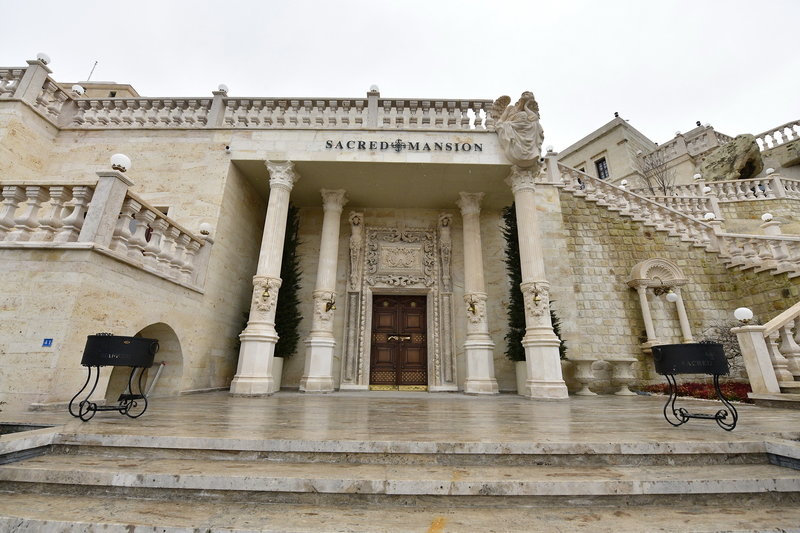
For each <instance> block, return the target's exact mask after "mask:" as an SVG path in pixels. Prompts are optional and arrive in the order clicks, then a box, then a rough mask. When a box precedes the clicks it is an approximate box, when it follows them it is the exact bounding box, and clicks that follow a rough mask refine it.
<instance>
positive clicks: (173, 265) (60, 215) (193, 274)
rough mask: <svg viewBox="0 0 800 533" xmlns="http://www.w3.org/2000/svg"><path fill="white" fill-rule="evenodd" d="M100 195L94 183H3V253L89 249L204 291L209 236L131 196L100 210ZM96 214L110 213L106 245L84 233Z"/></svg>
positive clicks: (0, 242)
mask: <svg viewBox="0 0 800 533" xmlns="http://www.w3.org/2000/svg"><path fill="white" fill-rule="evenodd" d="M101 179H102V177H101ZM96 190H98V185H95V184H92V185H87V184H10V183H3V184H2V197H3V198H2V204H0V248H15V247H33V248H48V247H58V248H64V247H66V248H70V245H77V244H84V246H83V248H85V247H86V246H85V244H89V246H90V247H91V248H94V249H96V250H97V251H99V252H101V253H105V254H106V255H111V256H114V257H117V258H118V259H121V260H123V261H125V262H127V263H129V264H131V265H133V266H135V267H137V268H141V269H143V270H146V271H148V272H151V273H153V274H155V275H157V276H159V277H162V278H165V279H168V280H170V281H174V282H176V283H179V284H182V285H185V286H187V287H190V288H194V289H197V288H198V287H201V286H202V282H203V280H204V277H205V269H206V267H207V261H208V255H209V253H210V248H211V244H212V242H213V241H212V240H211V239H210V237H208V236H199V237H198V236H197V235H195V234H194V233H192V232H191V231H189V230H187V229H186V228H184V227H182V226H181V225H180V224H178V223H177V222H175V221H174V220H172V219H170V218H169V217H167V216H165V215H164V214H162V213H161V212H160V211H159V210H158V209H156V208H155V207H153V206H151V205H150V204H148V203H147V202H146V201H144V200H142V199H141V198H140V197H138V196H137V195H135V194H133V193H132V192H130V191H126V192H125V194H124V200H123V201H122V205H121V207H113V206H103V205H98V202H92V199H93V197H95V191H96ZM107 207H108V208H110V211H109V209H107ZM93 210H94V211H108V212H110V213H112V215H111V216H112V218H113V220H111V221H109V222H113V223H114V227H113V235H111V238H110V239H109V240H110V243H109V244H108V246H105V245H104V244H102V243H98V242H96V240H95V239H94V235H87V234H85V232H82V231H81V230H82V229H83V226H84V222H85V221H86V220H89V219H90V218H92V211H93Z"/></svg>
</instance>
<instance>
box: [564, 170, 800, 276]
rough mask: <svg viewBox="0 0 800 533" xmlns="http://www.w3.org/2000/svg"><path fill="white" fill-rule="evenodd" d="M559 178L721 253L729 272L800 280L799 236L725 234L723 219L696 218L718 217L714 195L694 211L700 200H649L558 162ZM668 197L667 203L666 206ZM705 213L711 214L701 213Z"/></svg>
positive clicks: (660, 228) (590, 198)
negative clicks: (710, 221)
mask: <svg viewBox="0 0 800 533" xmlns="http://www.w3.org/2000/svg"><path fill="white" fill-rule="evenodd" d="M557 176H558V178H557V180H560V181H557V182H556V183H555V184H556V185H557V186H561V187H563V188H564V190H566V191H569V192H571V193H572V194H574V195H575V196H578V197H584V198H586V200H588V201H592V202H596V203H597V204H598V205H601V206H605V207H606V208H607V209H608V210H610V211H617V212H619V214H620V215H623V216H629V217H631V218H632V219H633V220H637V221H639V222H641V223H642V224H644V225H645V226H650V227H653V228H655V229H656V230H657V231H664V232H667V233H668V234H669V235H670V236H673V237H677V238H679V239H681V240H683V241H685V242H692V243H694V244H695V245H697V246H702V247H704V248H706V249H707V250H709V251H710V252H715V253H718V254H719V257H720V259H721V261H722V262H723V263H725V265H726V266H727V267H729V268H740V269H743V270H744V269H750V268H752V269H755V270H756V271H765V270H766V271H770V273H771V274H773V275H776V274H782V273H788V274H789V276H790V277H795V276H800V237H792V236H787V235H770V236H766V235H745V234H734V233H723V232H722V231H720V228H719V226H718V224H719V219H717V220H715V221H714V224H715V225H712V224H708V223H706V222H703V221H701V220H698V219H699V218H701V217H700V216H699V215H700V213H699V211H700V208H699V207H697V206H701V205H702V206H704V207H710V209H709V211H711V212H715V211H716V214H718V209H715V208H714V204H713V202H714V200H715V198H714V197H705V198H706V199H707V200H708V201H709V203H708V204H702V203H697V204H694V207H692V204H691V203H686V201H687V200H695V199H698V200H699V198H687V197H660V198H658V199H650V198H645V197H644V196H640V195H638V194H636V193H633V192H631V191H628V190H626V189H623V188H621V187H617V186H616V185H613V184H611V183H609V182H607V181H604V180H601V179H598V178H595V177H593V176H590V175H588V174H586V173H583V172H581V171H579V170H576V169H574V168H570V167H567V166H566V165H562V164H561V163H558V174H557ZM665 198H666V199H667V203H668V204H669V205H667V203H662V202H664V201H665ZM681 202H683V203H681ZM692 210H696V212H694V213H693V212H691V211H692ZM687 211H688V212H687ZM705 212H708V211H704V212H703V214H705Z"/></svg>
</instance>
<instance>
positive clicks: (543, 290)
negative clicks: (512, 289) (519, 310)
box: [520, 281, 550, 325]
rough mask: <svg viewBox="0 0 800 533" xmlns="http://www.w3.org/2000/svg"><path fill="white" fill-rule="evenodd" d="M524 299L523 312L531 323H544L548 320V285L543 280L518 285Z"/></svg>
mask: <svg viewBox="0 0 800 533" xmlns="http://www.w3.org/2000/svg"><path fill="white" fill-rule="evenodd" d="M520 289H521V290H522V298H523V300H524V301H525V314H526V315H527V316H528V319H529V323H530V324H533V325H541V324H545V323H547V322H548V321H549V320H550V285H549V284H548V283H546V282H544V281H537V282H531V283H523V284H522V285H520Z"/></svg>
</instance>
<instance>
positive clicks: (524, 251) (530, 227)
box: [506, 166, 568, 399]
mask: <svg viewBox="0 0 800 533" xmlns="http://www.w3.org/2000/svg"><path fill="white" fill-rule="evenodd" d="M536 173H537V170H531V169H521V168H519V167H517V166H512V167H511V174H509V176H508V179H507V180H506V182H507V183H508V184H509V185H510V186H511V191H512V192H513V193H514V203H515V206H516V214H517V227H518V228H519V256H520V263H521V267H522V268H521V270H522V283H521V284H520V290H522V296H523V300H524V301H525V325H526V328H525V337H524V338H523V339H522V346H523V347H524V348H525V360H526V363H527V365H528V381H527V382H526V384H525V396H527V397H529V398H538V399H561V398H566V397H567V396H568V392H567V385H566V384H565V383H564V379H563V377H562V375H561V359H560V356H559V350H558V348H559V346H560V345H561V341H559V340H558V337H557V336H556V334H555V332H554V331H553V324H552V321H551V320H550V284H549V283H548V282H547V279H546V278H545V272H544V258H543V256H542V245H541V242H540V241H539V235H538V232H539V228H538V225H537V221H536V196H535V189H534V181H535V178H536Z"/></svg>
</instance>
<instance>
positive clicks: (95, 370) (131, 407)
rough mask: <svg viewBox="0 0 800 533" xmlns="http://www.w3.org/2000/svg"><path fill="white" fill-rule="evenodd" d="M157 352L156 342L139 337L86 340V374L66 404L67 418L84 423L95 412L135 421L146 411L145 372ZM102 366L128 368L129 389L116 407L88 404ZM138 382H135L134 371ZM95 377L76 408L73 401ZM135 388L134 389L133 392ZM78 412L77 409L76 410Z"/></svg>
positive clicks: (91, 337)
mask: <svg viewBox="0 0 800 533" xmlns="http://www.w3.org/2000/svg"><path fill="white" fill-rule="evenodd" d="M157 352H158V340H156V339H145V338H142V337H120V336H116V335H111V334H110V333H98V334H97V335H89V336H88V337H87V338H86V347H85V348H84V350H83V359H81V365H83V366H85V367H86V369H87V372H88V375H87V376H86V382H85V383H84V384H83V387H81V390H79V391H78V393H77V394H76V395H75V396H73V397H72V400H70V402H69V414H71V415H72V416H74V417H77V418H80V419H81V420H83V421H84V422H86V421H87V420H89V419H91V418H92V417H93V416H94V415H95V414H96V413H97V411H118V412H119V413H120V414H123V415H125V416H128V417H130V418H138V417H140V416H142V415H143V414H144V412H145V411H146V410H147V396H146V394H145V392H144V389H143V385H144V384H143V383H142V379H143V377H144V370H145V369H146V368H150V367H151V366H153V359H154V358H155V355H156V353H157ZM101 366H129V367H131V373H130V375H129V376H128V388H127V390H126V391H125V392H124V393H123V394H121V395H120V396H119V398H118V400H117V401H118V404H117V405H97V403H95V402H93V401H91V400H89V398H91V397H92V394H94V391H95V389H96V388H97V382H98V380H99V379H100V367H101ZM137 370H138V371H139V377H138V379H134V375H135V374H136V371H137ZM92 374H94V384H93V385H92V389H91V390H90V391H89V392H88V393H87V394H86V397H85V398H84V399H83V400H81V401H80V402H78V404H77V406H76V405H75V400H76V399H77V398H78V397H79V396H80V395H81V394H82V393H83V391H85V390H86V388H87V387H88V386H89V382H90V381H92ZM134 387H135V388H134ZM76 408H77V409H76Z"/></svg>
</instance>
